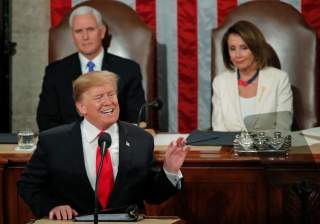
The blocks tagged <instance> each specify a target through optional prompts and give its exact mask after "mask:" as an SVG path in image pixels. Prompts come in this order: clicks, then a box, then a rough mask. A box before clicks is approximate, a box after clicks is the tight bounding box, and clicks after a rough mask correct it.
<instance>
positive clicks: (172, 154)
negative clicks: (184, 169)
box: [163, 137, 190, 173]
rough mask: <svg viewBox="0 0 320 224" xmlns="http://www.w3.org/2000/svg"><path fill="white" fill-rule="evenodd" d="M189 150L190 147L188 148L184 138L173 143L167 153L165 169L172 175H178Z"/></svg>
mask: <svg viewBox="0 0 320 224" xmlns="http://www.w3.org/2000/svg"><path fill="white" fill-rule="evenodd" d="M189 150H190V147H189V146H186V140H185V139H184V138H181V137H180V138H178V139H177V140H176V141H172V142H171V143H170V145H169V146H168V148H167V151H166V153H165V158H164V164H163V168H164V169H165V170H166V171H168V172H170V173H178V171H179V169H180V168H181V166H182V164H183V162H184V160H185V158H186V156H187V154H188V152H189Z"/></svg>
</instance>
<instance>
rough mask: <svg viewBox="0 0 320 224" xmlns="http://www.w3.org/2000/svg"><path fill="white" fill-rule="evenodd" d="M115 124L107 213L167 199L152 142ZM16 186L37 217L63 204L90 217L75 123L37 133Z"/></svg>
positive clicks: (169, 191)
mask: <svg viewBox="0 0 320 224" xmlns="http://www.w3.org/2000/svg"><path fill="white" fill-rule="evenodd" d="M118 125H119V169H118V174H117V177H116V179H115V184H114V188H113V192H112V193H111V196H110V199H109V203H108V208H119V207H123V206H128V205H132V204H134V203H136V204H138V205H139V206H143V200H146V201H148V202H150V203H161V202H163V201H164V200H166V199H168V198H169V197H170V196H172V195H173V194H174V193H175V192H176V188H175V187H174V186H173V185H172V183H171V182H170V181H169V180H168V179H167V177H166V175H165V172H164V171H163V169H161V170H159V169H155V167H154V160H153V147H154V145H153V137H152V136H151V135H150V134H148V133H147V132H145V131H144V130H142V129H140V128H138V127H136V126H134V125H132V124H128V123H126V122H121V121H119V122H118ZM17 186H18V192H19V194H20V195H21V196H22V197H23V199H24V200H25V201H26V202H27V203H28V204H29V206H30V207H31V209H32V211H33V213H34V214H35V215H36V216H37V217H43V216H48V214H49V211H50V210H51V209H52V208H53V207H55V206H57V205H65V204H68V205H70V206H71V207H72V208H73V209H75V210H76V211H77V212H78V213H79V214H85V213H93V210H94V191H93V189H92V187H91V185H90V182H89V179H88V177H87V173H86V168H85V162H84V153H83V148H82V137H81V129H80V122H79V121H78V122H74V123H71V124H68V125H63V126H60V127H57V128H53V129H50V130H48V131H44V132H42V133H40V136H39V142H38V146H37V149H36V151H35V152H34V154H33V156H32V158H31V160H30V162H29V163H28V164H27V166H26V169H25V171H24V172H23V173H22V175H21V179H20V180H19V181H18V183H17ZM140 208H141V207H140Z"/></svg>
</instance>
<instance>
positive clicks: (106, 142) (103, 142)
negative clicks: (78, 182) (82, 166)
mask: <svg viewBox="0 0 320 224" xmlns="http://www.w3.org/2000/svg"><path fill="white" fill-rule="evenodd" d="M111 142H112V140H111V136H110V135H109V134H108V133H105V132H103V133H101V135H100V136H99V139H98V145H99V146H100V153H101V160H100V164H99V169H98V172H97V178H96V183H95V194H94V214H93V221H94V224H97V223H98V182H99V177H100V173H101V169H102V166H103V161H104V156H105V154H106V151H107V150H106V149H107V148H109V147H110V145H111Z"/></svg>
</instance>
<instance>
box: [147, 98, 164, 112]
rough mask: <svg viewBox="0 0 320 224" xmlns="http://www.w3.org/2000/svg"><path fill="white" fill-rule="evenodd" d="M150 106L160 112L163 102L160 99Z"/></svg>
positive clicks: (153, 101) (152, 102)
mask: <svg viewBox="0 0 320 224" xmlns="http://www.w3.org/2000/svg"><path fill="white" fill-rule="evenodd" d="M148 105H149V106H151V107H154V108H155V109H156V110H160V109H161V108H162V106H163V102H162V100H160V99H155V100H152V101H151V102H150V103H149V104H148Z"/></svg>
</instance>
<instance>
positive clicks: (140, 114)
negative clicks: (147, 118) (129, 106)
mask: <svg viewBox="0 0 320 224" xmlns="http://www.w3.org/2000/svg"><path fill="white" fill-rule="evenodd" d="M146 106H147V103H144V104H142V106H141V107H140V110H139V113H138V119H137V126H138V127H140V126H139V124H140V122H141V117H142V112H143V111H144V110H145V108H146Z"/></svg>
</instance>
